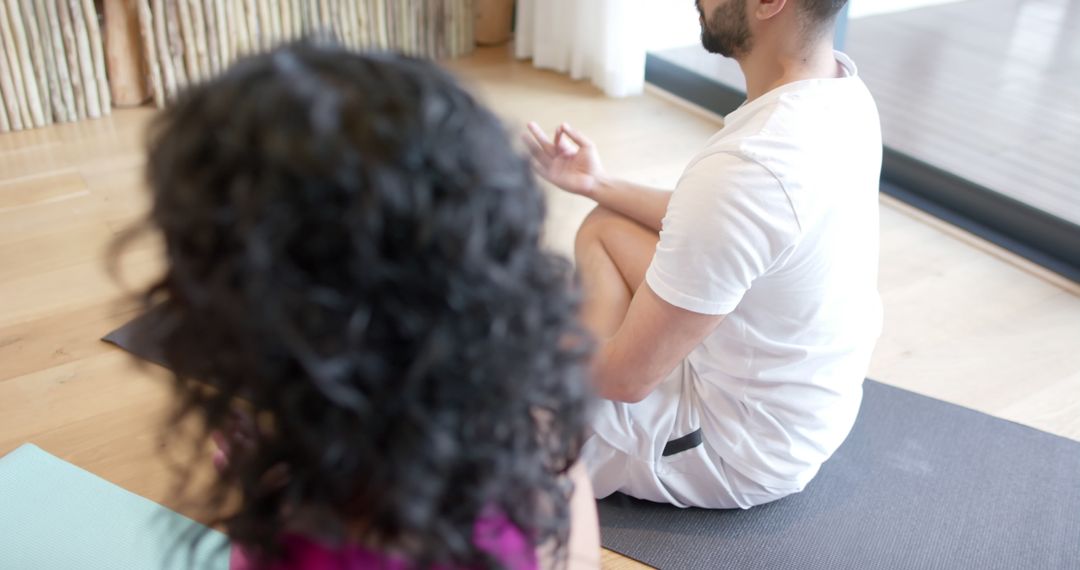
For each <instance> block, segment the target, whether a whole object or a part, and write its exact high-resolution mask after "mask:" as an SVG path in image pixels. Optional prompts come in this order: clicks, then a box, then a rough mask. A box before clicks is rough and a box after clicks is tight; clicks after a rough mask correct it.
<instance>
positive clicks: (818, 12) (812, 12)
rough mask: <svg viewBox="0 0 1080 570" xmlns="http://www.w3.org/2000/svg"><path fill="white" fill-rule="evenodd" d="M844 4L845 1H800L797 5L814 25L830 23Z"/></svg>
mask: <svg viewBox="0 0 1080 570" xmlns="http://www.w3.org/2000/svg"><path fill="white" fill-rule="evenodd" d="M845 4H847V0H802V2H800V3H799V5H800V7H801V8H802V11H803V13H804V14H806V16H807V17H808V18H809V19H810V21H811V22H812V23H814V24H816V25H822V24H828V23H832V21H833V20H835V19H836V15H837V14H839V13H840V10H843V9H844V5H845Z"/></svg>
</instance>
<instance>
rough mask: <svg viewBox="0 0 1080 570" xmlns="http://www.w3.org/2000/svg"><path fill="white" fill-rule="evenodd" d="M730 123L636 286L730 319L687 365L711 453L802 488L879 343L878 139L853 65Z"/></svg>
mask: <svg viewBox="0 0 1080 570" xmlns="http://www.w3.org/2000/svg"><path fill="white" fill-rule="evenodd" d="M836 58H837V61H838V62H839V63H840V65H841V67H842V68H843V72H844V75H843V77H840V78H836V79H815V80H807V81H799V82H795V83H790V84H787V85H783V86H781V87H779V88H777V89H774V90H772V91H770V92H768V93H766V94H764V95H762V96H761V97H759V98H757V99H755V100H753V101H750V102H748V103H747V104H745V105H743V106H742V107H740V108H739V109H737V110H736V111H734V112H733V113H731V114H730V115H728V116H727V117H725V121H724V127H723V129H722V130H721V131H720V132H719V133H717V134H716V135H715V136H714V137H713V138H712V139H710V140H709V142H708V145H707V146H706V148H705V149H704V150H703V151H702V152H701V153H700V154H698V155H697V156H696V157H695V158H694V159H693V161H692V162H691V163H690V165H689V166H688V167H687V168H686V171H685V173H684V174H683V176H682V178H681V179H680V180H679V183H678V185H677V187H676V189H675V192H674V194H673V195H672V197H671V203H670V205H669V207H668V211H667V215H666V216H665V218H664V221H663V230H662V231H661V232H660V242H659V244H658V246H657V248H656V255H655V257H654V258H653V261H652V264H651V265H650V267H649V269H648V272H647V274H646V281H647V283H648V285H649V287H650V288H652V290H653V291H654V292H656V294H657V295H659V296H660V298H662V299H664V300H665V301H667V302H668V303H671V304H672V305H675V306H677V307H681V308H683V309H686V310H689V311H694V312H697V313H704V314H713V315H727V316H726V317H725V318H724V320H723V321H722V322H721V324H720V326H719V328H717V329H716V331H715V332H713V333H712V334H710V335H709V336H708V337H707V338H706V339H705V341H704V342H703V343H702V344H701V345H700V346H698V347H697V348H696V349H694V351H693V352H691V353H690V355H689V356H688V358H687V361H686V364H687V365H688V367H689V369H690V372H691V374H692V376H693V382H692V383H690V384H688V385H690V386H692V388H689V389H691V390H693V392H694V393H693V394H684V396H690V397H692V399H693V400H695V401H697V402H699V406H700V409H699V413H700V414H701V416H700V417H701V427H702V429H703V432H704V439H705V445H707V446H708V447H709V451H710V452H712V453H715V454H716V455H718V456H719V457H720V458H722V459H723V461H724V462H726V463H728V464H729V465H730V466H731V467H733V468H734V469H736V470H737V471H739V472H740V473H742V474H743V475H745V476H747V477H749V478H750V479H752V480H754V481H756V482H758V483H760V484H762V485H766V486H769V487H771V488H774V489H791V490H801V489H802V487H804V486H805V485H806V483H807V482H809V481H810V479H812V478H813V477H814V475H815V474H816V473H817V471H818V468H819V467H820V466H821V464H822V463H823V462H824V461H825V460H826V459H828V458H829V456H831V455H832V453H833V452H834V451H835V450H836V448H837V447H839V445H840V444H841V443H842V442H843V440H844V439H845V438H846V437H847V434H848V432H849V431H850V430H851V427H852V425H853V423H854V421H855V416H856V414H857V413H858V409H859V404H860V403H861V401H862V381H863V378H864V376H865V374H866V371H867V368H868V365H869V361H870V353H871V351H872V350H873V347H874V344H875V342H876V340H877V337H878V336H879V334H880V330H881V302H880V298H879V296H878V292H877V270H878V179H879V175H880V172H881V154H882V147H881V130H880V122H879V118H878V114H877V108H876V106H875V105H874V101H873V98H872V97H871V95H870V93H869V91H868V90H867V89H866V86H865V85H864V84H863V82H862V80H861V79H859V77H858V75H857V72H856V69H855V65H854V64H853V63H852V62H851V60H850V59H848V58H847V57H846V56H845V55H844V54H841V53H837V54H836Z"/></svg>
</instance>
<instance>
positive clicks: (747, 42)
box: [698, 0, 754, 57]
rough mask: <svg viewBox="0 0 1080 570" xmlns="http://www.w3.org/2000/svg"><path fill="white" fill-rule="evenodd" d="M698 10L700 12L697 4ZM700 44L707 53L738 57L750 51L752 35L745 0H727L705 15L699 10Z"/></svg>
mask: <svg viewBox="0 0 1080 570" xmlns="http://www.w3.org/2000/svg"><path fill="white" fill-rule="evenodd" d="M698 12H701V7H700V5H699V7H698ZM701 14H702V18H703V20H704V21H703V22H702V23H701V45H702V46H703V47H704V48H705V51H707V52H709V53H718V54H720V55H722V56H724V57H740V56H742V55H745V54H747V53H749V52H750V48H751V47H752V46H753V43H754V42H753V36H752V35H751V34H750V22H749V20H748V18H747V17H746V0H728V2H726V3H725V4H721V5H720V6H718V7H717V8H716V10H714V11H713V13H712V14H711V15H709V16H708V17H705V15H704V13H703V12H701Z"/></svg>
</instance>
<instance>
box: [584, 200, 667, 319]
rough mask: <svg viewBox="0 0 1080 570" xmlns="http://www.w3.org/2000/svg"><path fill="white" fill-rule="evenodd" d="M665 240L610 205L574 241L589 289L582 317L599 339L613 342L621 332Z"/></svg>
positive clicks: (594, 214)
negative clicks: (617, 333) (661, 240)
mask: <svg viewBox="0 0 1080 570" xmlns="http://www.w3.org/2000/svg"><path fill="white" fill-rule="evenodd" d="M659 239H660V236H659V235H658V234H657V232H655V231H653V230H651V229H649V228H647V227H645V226H643V225H641V224H639V223H637V222H635V221H633V220H631V219H630V218H628V217H626V216H623V215H621V214H618V213H616V212H614V211H612V210H609V209H607V208H604V207H597V208H595V209H594V210H593V211H592V212H591V213H590V214H589V215H588V217H586V218H585V221H584V222H583V223H582V224H581V229H579V230H578V234H577V239H576V241H575V243H574V258H575V261H576V262H577V269H578V274H579V275H581V281H582V286H583V287H584V289H585V291H584V292H585V305H584V307H583V309H582V317H581V318H582V322H583V323H584V324H585V327H586V328H588V329H589V331H590V332H592V333H593V334H594V335H596V336H597V338H600V339H606V338H609V337H611V336H612V335H614V334H615V331H617V330H618V329H619V325H621V324H622V322H623V318H624V317H625V316H626V311H627V309H628V308H629V306H630V299H632V298H633V296H634V292H635V291H637V289H638V287H639V286H640V285H641V283H642V281H644V280H645V271H646V269H648V267H649V263H651V262H652V258H653V253H654V252H655V251H656V243H657V242H658V241H659Z"/></svg>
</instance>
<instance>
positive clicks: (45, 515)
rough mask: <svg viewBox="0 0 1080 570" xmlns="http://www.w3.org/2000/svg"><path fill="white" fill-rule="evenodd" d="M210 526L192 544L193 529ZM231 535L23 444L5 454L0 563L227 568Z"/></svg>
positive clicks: (26, 567)
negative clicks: (229, 537)
mask: <svg viewBox="0 0 1080 570" xmlns="http://www.w3.org/2000/svg"><path fill="white" fill-rule="evenodd" d="M200 531H203V532H205V533H206V534H205V535H204V536H203V537H202V540H201V541H199V542H198V545H197V547H196V548H195V549H194V550H192V549H191V548H190V547H189V545H190V544H191V541H192V537H194V536H195V535H196V534H197V533H199V532H200ZM228 567H229V547H228V540H227V539H226V537H225V535H223V534H221V533H220V532H217V531H214V530H210V529H207V528H206V527H204V526H202V525H200V524H199V523H197V522H195V521H193V520H191V519H189V518H187V517H185V516H183V515H180V514H178V513H176V512H173V511H171V510H169V509H167V508H165V507H163V506H161V505H159V504H157V503H155V502H153V501H151V500H149V499H145V498H143V497H140V496H138V495H136V494H134V493H131V492H129V491H126V490H124V489H122V488H120V487H118V486H116V485H113V484H112V483H109V482H108V481H106V480H104V479H102V478H100V477H98V476H96V475H94V474H92V473H89V472H87V471H84V470H82V469H80V468H78V467H76V466H74V465H72V464H70V463H67V462H66V461H63V460H61V459H59V458H57V457H54V456H52V455H50V454H48V453H46V452H45V451H42V450H41V449H40V448H38V447H37V446H35V445H30V444H27V445H23V446H22V447H20V448H18V449H16V450H15V451H12V452H11V453H9V454H7V455H5V456H4V457H0V569H4V570H74V569H78V570H96V569H102V570H105V569H108V570H156V569H163V570H174V569H175V570H181V569H185V570H186V569H191V568H198V569H200V570H202V569H210V570H213V569H221V570H227V569H228Z"/></svg>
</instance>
